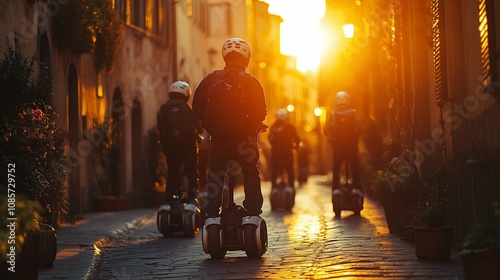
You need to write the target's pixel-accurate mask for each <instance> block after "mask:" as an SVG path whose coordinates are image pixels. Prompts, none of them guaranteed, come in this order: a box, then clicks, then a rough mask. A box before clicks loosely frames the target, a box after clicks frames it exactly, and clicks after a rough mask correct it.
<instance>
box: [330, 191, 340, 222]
mask: <svg viewBox="0 0 500 280" xmlns="http://www.w3.org/2000/svg"><path fill="white" fill-rule="evenodd" d="M332 205H333V212H334V213H335V217H337V218H340V213H341V212H342V197H341V196H340V195H339V194H333V195H332Z"/></svg>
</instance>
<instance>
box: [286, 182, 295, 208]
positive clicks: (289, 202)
mask: <svg viewBox="0 0 500 280" xmlns="http://www.w3.org/2000/svg"><path fill="white" fill-rule="evenodd" d="M294 205H295V190H294V189H293V188H292V187H287V188H286V189H285V208H286V210H292V208H293V206H294Z"/></svg>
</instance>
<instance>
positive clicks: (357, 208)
mask: <svg viewBox="0 0 500 280" xmlns="http://www.w3.org/2000/svg"><path fill="white" fill-rule="evenodd" d="M352 205H353V208H354V209H353V211H354V215H356V216H359V215H360V214H361V209H362V208H363V206H362V205H363V200H362V198H361V197H359V196H357V195H354V196H353V198H352Z"/></svg>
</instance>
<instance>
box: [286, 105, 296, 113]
mask: <svg viewBox="0 0 500 280" xmlns="http://www.w3.org/2000/svg"><path fill="white" fill-rule="evenodd" d="M286 110H287V111H288V112H293V111H294V110H295V106H293V105H292V104H289V105H288V106H286Z"/></svg>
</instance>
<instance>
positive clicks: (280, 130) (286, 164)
mask: <svg viewBox="0 0 500 280" xmlns="http://www.w3.org/2000/svg"><path fill="white" fill-rule="evenodd" d="M268 139H269V142H270V143H271V183H272V187H273V188H275V187H276V186H277V183H276V180H277V178H278V177H279V176H280V175H281V174H282V172H283V170H285V171H286V173H287V179H288V180H287V183H288V185H289V186H290V187H292V188H295V172H294V169H293V167H294V165H293V149H294V148H296V149H299V148H301V146H302V141H301V140H300V138H299V136H298V134H297V129H296V128H295V126H294V125H293V124H291V123H290V120H289V118H288V112H287V110H286V109H284V108H280V109H278V110H276V121H275V122H274V123H273V124H272V125H271V127H270V128H269V137H268Z"/></svg>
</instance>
